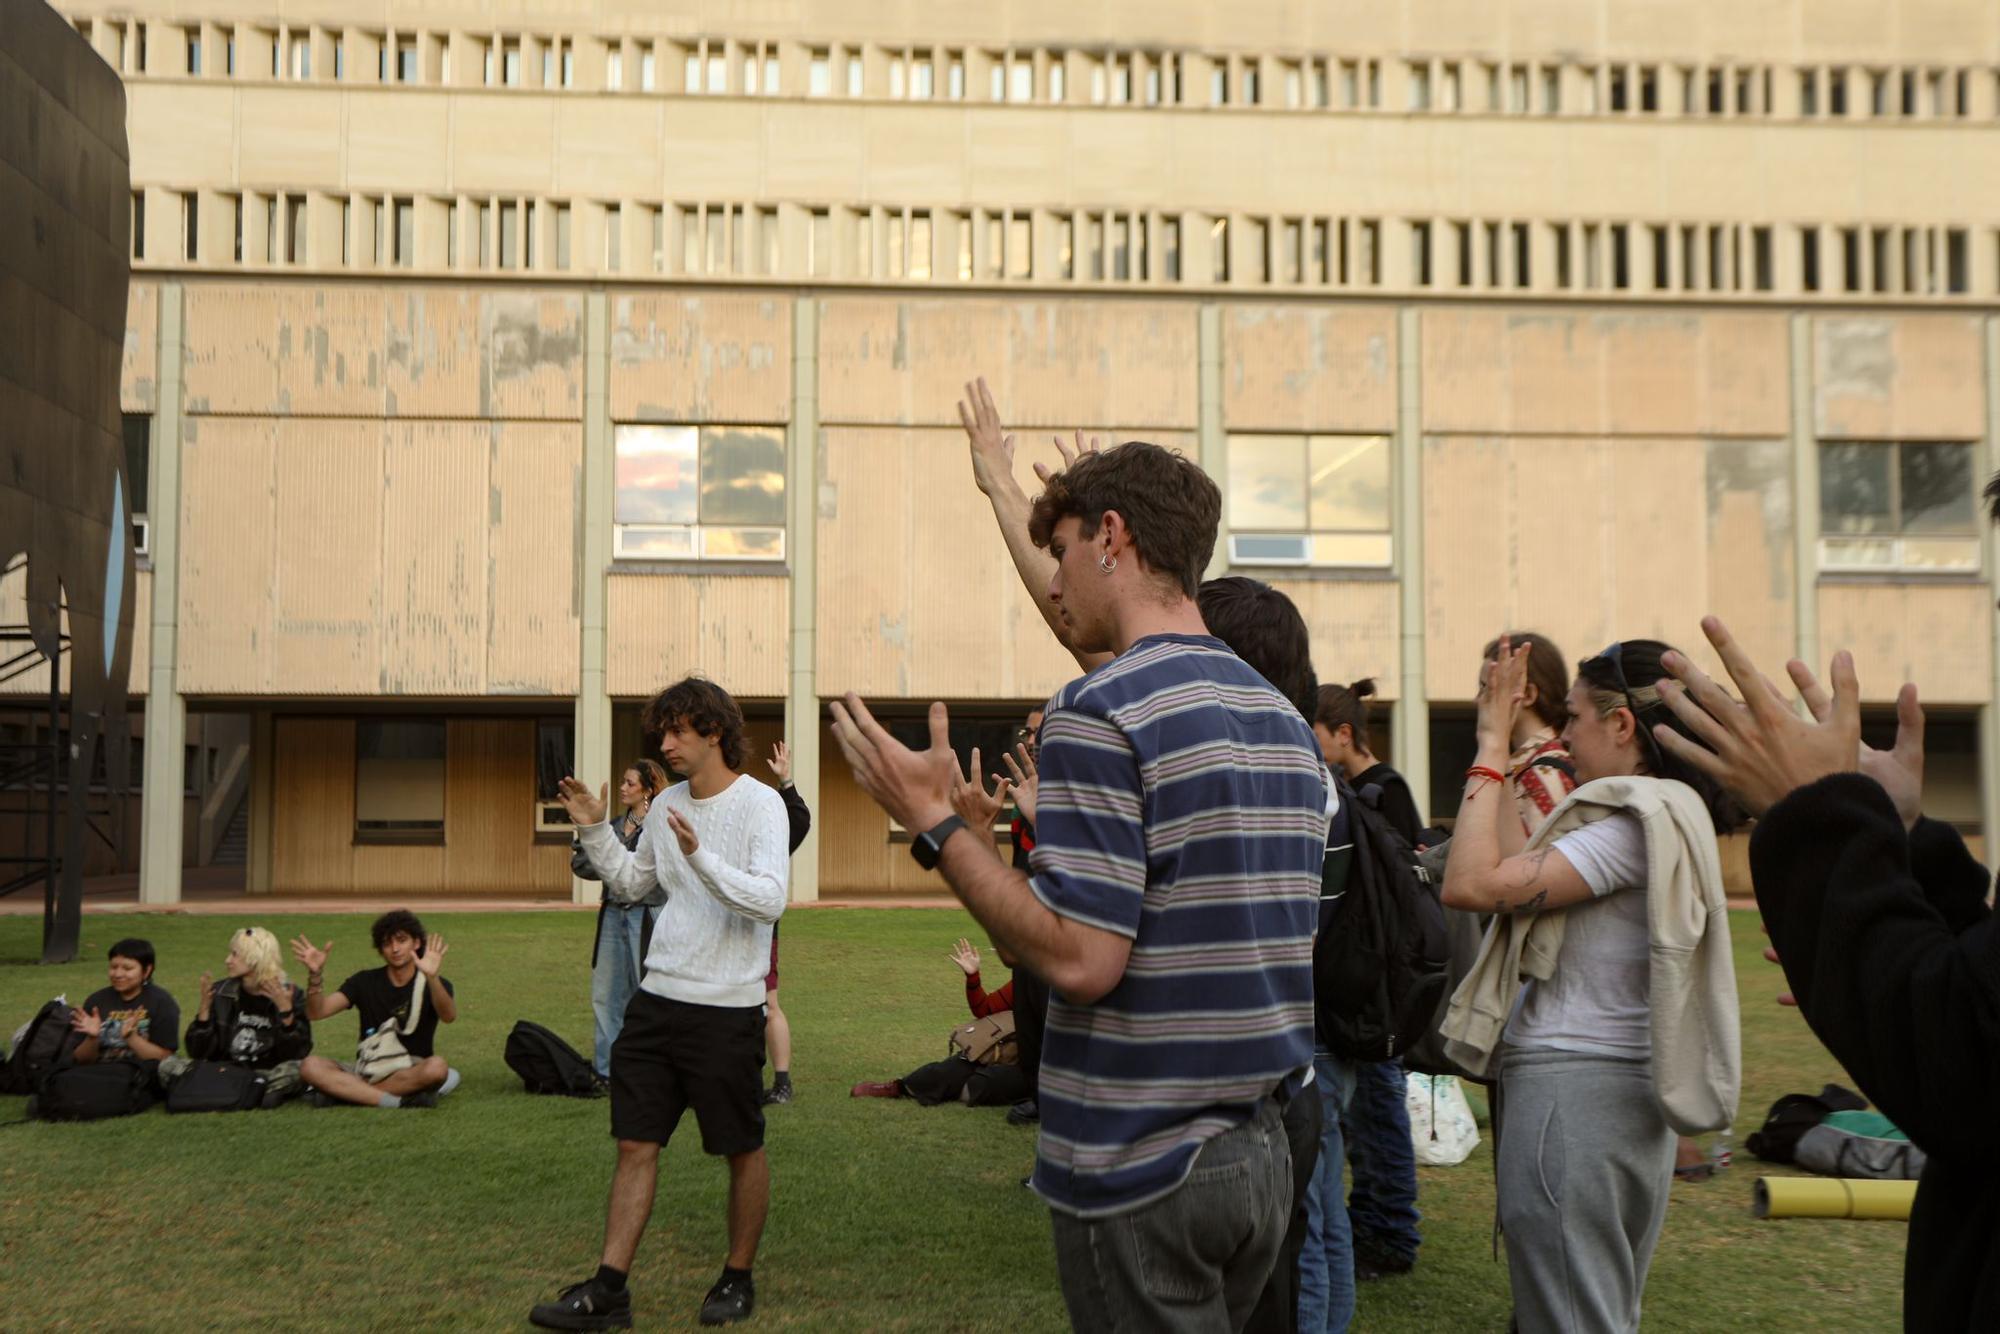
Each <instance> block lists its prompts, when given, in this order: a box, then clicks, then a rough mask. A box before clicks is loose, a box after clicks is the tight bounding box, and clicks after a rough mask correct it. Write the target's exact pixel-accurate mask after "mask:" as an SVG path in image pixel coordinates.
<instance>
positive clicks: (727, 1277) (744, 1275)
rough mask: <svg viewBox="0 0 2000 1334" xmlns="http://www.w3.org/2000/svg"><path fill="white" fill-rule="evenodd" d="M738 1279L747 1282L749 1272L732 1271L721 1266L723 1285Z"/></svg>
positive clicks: (741, 1270)
mask: <svg viewBox="0 0 2000 1334" xmlns="http://www.w3.org/2000/svg"><path fill="white" fill-rule="evenodd" d="M739 1278H740V1279H743V1280H744V1281H745V1282H748V1281H749V1278H750V1271H749V1270H747V1269H732V1268H730V1267H729V1266H728V1265H724V1266H722V1281H723V1282H724V1283H734V1282H735V1281H736V1280H737V1279H739Z"/></svg>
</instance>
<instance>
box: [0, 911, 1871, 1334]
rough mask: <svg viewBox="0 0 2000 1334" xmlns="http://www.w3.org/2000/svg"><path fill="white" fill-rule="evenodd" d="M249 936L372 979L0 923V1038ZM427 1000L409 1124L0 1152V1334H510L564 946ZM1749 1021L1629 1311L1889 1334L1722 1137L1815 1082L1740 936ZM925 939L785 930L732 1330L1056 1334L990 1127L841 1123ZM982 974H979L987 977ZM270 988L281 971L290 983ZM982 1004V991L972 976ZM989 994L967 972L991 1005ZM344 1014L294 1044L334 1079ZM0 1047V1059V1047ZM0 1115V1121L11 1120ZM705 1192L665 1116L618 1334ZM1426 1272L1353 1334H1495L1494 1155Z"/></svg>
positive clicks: (711, 1207)
mask: <svg viewBox="0 0 2000 1334" xmlns="http://www.w3.org/2000/svg"><path fill="white" fill-rule="evenodd" d="M257 921H261V922H262V923H263V924H265V925H268V926H270V927H271V928H272V929H273V930H275V931H277V932H278V933H279V934H280V935H282V936H286V937H289V936H291V935H292V934H294V933H296V932H297V931H299V930H306V931H308V932H310V933H311V934H312V936H313V937H314V939H316V940H322V941H323V940H325V939H327V938H329V937H331V938H332V939H334V940H335V941H336V942H337V943H336V946H335V949H334V952H333V958H332V960H331V962H330V964H329V967H328V972H329V974H330V975H331V979H332V980H334V981H338V979H339V978H341V977H343V976H345V975H346V972H347V971H349V970H351V969H353V968H355V967H358V966H363V965H366V964H369V963H372V962H374V958H373V956H372V954H371V953H370V952H369V950H368V948H367V940H368V930H367V919H366V918H364V917H352V916H310V917H309V916H287V917H283V918H278V917H267V918H249V917H245V918H243V919H241V920H238V919H235V918H228V917H182V916H147V917H88V918H86V919H85V920H84V936H85V949H84V953H85V958H86V960H87V961H86V962H81V963H77V964H73V965H69V966H65V967H61V968H42V967H40V966H39V965H36V964H33V963H32V962H30V960H31V959H33V958H34V957H35V956H36V955H37V954H38V953H39V948H40V940H41V936H40V930H41V924H40V922H39V920H36V919H29V918H8V919H4V920H0V1028H4V1030H5V1035H11V1033H12V1031H13V1029H14V1028H15V1027H17V1026H18V1025H19V1024H20V1023H21V1022H22V1021H23V1020H25V1019H26V1018H27V1017H28V1015H30V1014H31V1013H32V1012H33V1010H34V1008H35V1007H36V1006H37V1005H39V1004H40V1003H41V1002H42V1001H43V1000H46V999H47V998H48V997H50V996H51V995H54V994H55V993H56V992H58V991H66V992H67V993H68V994H69V997H70V999H71V1000H72V1001H78V1000H81V999H82V998H83V996H84V995H86V994H88V993H89V992H90V991H92V990H95V989H96V988H97V987H98V986H101V985H102V984H103V980H104V975H103V954H104V950H105V947H106V946H107V945H108V944H109V943H110V942H111V941H113V940H115V939H117V938H119V937H120V936H124V935H127V934H138V935H144V936H147V937H149V938H150V939H151V940H152V941H153V942H154V944H155V946H156V947H157V948H158V950H159V954H160V958H161V960H162V966H161V968H160V970H159V977H158V980H159V981H160V982H161V983H163V984H164V985H165V986H166V987H167V988H168V989H169V990H170V991H172V992H173V993H174V994H175V996H176V998H177V999H179V1000H180V1002H181V1004H182V1007H183V1011H184V1014H185V1015H186V1016H187V1017H192V1014H193V1011H194V1002H195V999H196V995H197V988H196V986H195V978H197V977H198V976H199V975H200V973H201V972H202V970H203V969H204V968H212V969H214V970H215V971H216V972H218V973H219V972H220V971H221V962H222V956H223V954H224V953H225V951H226V944H227V937H228V935H229V933H230V931H232V930H233V929H235V928H236V927H238V926H241V925H247V924H250V923H252V922H257ZM431 925H432V926H433V927H435V928H439V929H442V930H443V931H444V932H445V933H446V934H447V936H448V939H449V940H450V942H451V945H452V949H451V956H450V958H449V960H448V961H447V964H446V970H445V971H446V974H447V975H448V976H449V977H451V979H452V980H453V982H454V983H455V984H456V986H457V988H458V999H459V1006H460V1018H459V1021H458V1022H457V1023H456V1024H455V1025H452V1026H449V1027H446V1028H442V1029H440V1030H439V1043H438V1049H439V1051H440V1052H441V1053H442V1054H443V1055H445V1056H446V1057H447V1058H448V1059H449V1060H450V1061H451V1063H452V1064H453V1065H454V1066H456V1067H458V1068H459V1069H460V1070H462V1071H463V1072H464V1075H465V1083H464V1086H463V1088H462V1089H461V1090H460V1091H458V1092H457V1093H455V1094H453V1095H452V1096H451V1097H449V1098H447V1099H446V1100H445V1102H444V1105H443V1106H442V1107H440V1108H439V1109H438V1110H436V1111H434V1112H378V1111H366V1110H359V1109H355V1110H346V1109H342V1110H324V1111H318V1110H312V1109H308V1108H306V1107H304V1106H303V1105H298V1104H294V1105H292V1106H289V1107H286V1108H283V1109H281V1110H279V1111H276V1112H268V1113H249V1114H237V1115H228V1116H202V1117H169V1116H167V1115H165V1114H164V1113H163V1112H158V1111H154V1112H149V1113H147V1114H146V1115H144V1116H141V1117H136V1118H133V1119H130V1120H123V1121H106V1122H97V1123H94V1124H88V1125H48V1124H30V1125H10V1126H7V1127H5V1128H4V1129H0V1199H4V1200H5V1212H4V1223H3V1224H0V1274H4V1276H5V1281H4V1291H5V1299H4V1303H0V1329H7V1330H13V1329H20V1330H44V1329H84V1328H90V1329H96V1328H103V1327H108V1326H113V1325H115V1326H117V1327H120V1328H122V1329H128V1330H148V1329H161V1330H168V1329H196V1328H199V1329H219V1328H243V1327H249V1326H252V1325H258V1326H265V1327H278V1328H309V1329H329V1330H331V1329H340V1330H350V1329H369V1328H388V1327H392V1326H396V1327H402V1328H412V1329H415V1328H421V1329H433V1328H464V1329H474V1328H477V1329H497V1328H508V1327H525V1323H526V1322H525V1317H526V1314H527V1310H528V1307H529V1306H530V1305H532V1304H533V1303H534V1302H536V1301H539V1300H542V1299H544V1298H546V1297H548V1296H549V1295H551V1294H553V1292H554V1291H555V1289H556V1287H557V1286H558V1285H560V1284H562V1283H564V1282H568V1281H572V1280H574V1279H577V1278H581V1277H583V1276H585V1275H587V1274H589V1273H590V1272H591V1271H592V1269H593V1268H594V1267H595V1265H596V1262H597V1249H598V1244H599V1241H600V1237H601V1228H602V1222H603V1204H604V1193H605V1186H606V1183H607V1181H608V1179H609V1172H610V1168H611V1161H612V1145H611V1141H610V1137H609V1135H608V1134H607V1133H606V1131H607V1124H608V1120H607V1108H606V1104H604V1103H602V1102H578V1101H572V1100H568V1099H561V1098H532V1097H528V1096H526V1095H525V1094H523V1093H522V1092H521V1088H520V1082H519V1081H518V1080H517V1079H516V1078H515V1077H514V1076H513V1074H512V1073H510V1072H509V1071H508V1070H507V1068H506V1066H505V1064H504V1063H503V1061H502V1060H501V1047H502V1044H503V1042H504V1040H505V1038H506V1034H507V1030H508V1029H509V1027H511V1026H512V1024H513V1022H514V1021H515V1020H516V1019H521V1018H528V1019H535V1020H538V1021H540V1022H542V1023H545V1024H547V1025H549V1026H550V1027H552V1028H554V1029H556V1030H557V1031H558V1032H561V1033H563V1034H565V1035H566V1036H568V1037H569V1038H570V1039H571V1040H572V1041H573V1042H574V1043H575V1044H576V1045H577V1047H578V1048H579V1049H580V1050H585V1051H587V1050H588V1043H589V1037H590V1021H589V1009H588V1004H587V998H588V989H589V988H588V978H587V976H586V973H587V967H586V966H587V964H588V961H589V957H590V940H589V935H590V930H591V918H590V917H589V916H588V915H587V914H582V913H509V914H490V915H485V914H482V915H460V914H453V915H451V916H448V917H441V918H439V919H438V920H436V921H434V922H432V923H431ZM1735 925H1736V930H1737V932H1738V939H1737V960H1738V962H1737V969H1738V974H1739V980H1740V982H1741V984H1742V990H1743V993H1744V1004H1743V1016H1744V1034H1743V1037H1744V1053H1745V1059H1744V1065H1745V1088H1744V1096H1743V1105H1742V1109H1741V1113H1740V1116H1739V1120H1738V1123H1737V1145H1738V1149H1737V1166H1736V1167H1735V1168H1734V1169H1733V1170H1732V1171H1730V1172H1728V1173H1726V1174H1724V1175H1723V1176H1722V1177H1720V1178H1718V1179H1717V1180H1715V1181H1713V1182H1709V1183H1706V1184H1701V1185H1681V1184H1677V1185H1676V1186H1675V1187H1674V1201H1673V1208H1672V1212H1671V1214H1670V1215H1669V1218H1668V1222H1667V1229H1666V1236H1665V1239H1664V1240H1663V1241H1662V1243H1661V1246H1660V1250H1659V1254H1658V1257H1657V1259H1656V1260H1655V1262H1654V1265H1653V1274H1652V1281H1651V1284H1650V1286H1649V1287H1648V1290H1647V1298H1646V1314H1647V1325H1648V1327H1649V1328H1653V1329H1674V1330H1683V1329H1684V1330H1724V1329H1760V1330H1761V1329H1786V1330H1804V1329H1885V1328H1891V1327H1894V1326H1895V1325H1896V1324H1897V1323H1898V1321H1899V1311H1900V1301H1901V1291H1902V1253H1903V1243H1904V1233H1905V1228H1904V1225H1902V1224H1899V1223H1850V1222H1788V1223H1769V1222H1765V1223H1760V1222H1757V1221H1755V1220H1754V1219H1752V1218H1751V1216H1750V1212H1749V1202H1750V1187H1751V1181H1752V1180H1753V1178H1754V1177H1755V1176H1756V1175H1757V1172H1758V1171H1759V1167H1758V1165H1757V1164H1756V1163H1755V1162H1754V1160H1752V1159H1750V1157H1749V1155H1748V1153H1747V1152H1746V1151H1744V1150H1743V1149H1742V1147H1741V1146H1742V1137H1743V1135H1744V1134H1746V1133H1747V1132H1748V1131H1749V1130H1751V1129H1753V1128H1754V1127H1755V1126H1756V1125H1757V1124H1758V1123H1759V1122H1760V1121H1761V1120H1762V1118H1763V1114H1764V1111H1765V1109H1766V1108H1767V1107H1768V1106H1769V1105H1770V1103H1771V1101H1772V1100H1773V1099H1775V1098H1776V1097H1777V1096H1778V1095H1780V1094H1782V1093H1786V1092H1791V1091H1793V1090H1801V1089H1803V1090H1812V1091H1817V1090H1818V1088H1819V1086H1820V1084H1821V1083H1823V1082H1825V1081H1827V1080H1829V1079H1831V1080H1841V1079H1842V1075H1841V1072H1840V1071H1839V1069H1838V1068H1837V1067H1836V1066H1835V1064H1834V1062H1833V1060H1832V1058H1830V1057H1829V1056H1828V1055H1827V1054H1826V1052H1825V1051H1824V1050H1823V1049H1822V1048H1821V1047H1820V1046H1819V1044H1818V1043H1817V1042H1816V1041H1815V1040H1814V1039H1813V1038H1812V1036H1811V1034H1809V1033H1808V1032H1807V1031H1806V1028H1805V1025H1804V1023H1803V1021H1802V1020H1800V1018H1799V1017H1798V1015H1797V1013H1796V1012H1795V1011H1791V1010H1781V1009H1779V1008H1778V1007H1777V1006H1775V1005H1773V1004H1772V1003H1771V997H1772V996H1773V995H1774V994H1775V993H1776V992H1777V991H1778V990H1779V989H1780V979H1779V977H1778V973H1777V970H1776V969H1775V968H1772V967H1770V966H1769V965H1767V964H1765V963H1763V962H1762V961H1761V960H1760V959H1759V958H1758V947H1759V946H1760V945H1761V943H1762V938H1761V937H1760V936H1759V935H1758V934H1757V931H1756V923H1755V921H1754V918H1752V917H1751V916H1750V915H1748V914H1738V916H1737V921H1736V924H1735ZM961 934H966V935H973V936H975V938H977V933H976V932H975V931H973V930H972V928H971V926H970V922H969V919H967V918H966V916H965V915H964V914H963V913H959V912H954V911H944V910H877V911H868V910H842V911H812V912H800V913H797V914H795V915H794V916H792V917H791V918H790V919H789V920H788V922H787V924H786V927H785V952H784V989H783V991H782V993H781V995H782V996H783V998H784V1001H785V1008H786V1011H787V1013H788V1014H790V1016H791V1019H792V1026H793V1032H794V1040H795V1045H796V1054H795V1056H794V1062H793V1063H794V1066H795V1070H794V1074H793V1078H794V1080H795V1081H796V1083H797V1085H798V1090H799V1098H798V1101H797V1102H795V1103H794V1104H793V1105H791V1106H789V1107H779V1108H773V1109H771V1114H770V1130H769V1135H768V1143H769V1148H770V1153H771V1160H772V1173H773V1179H774V1187H773V1200H772V1211H771V1222H770V1226H769V1228H768V1230H767V1231H766V1233H765V1237H764V1246H763V1251H762V1253H761V1254H760V1255H759V1257H758V1264H757V1278H758V1312H757V1316H756V1319H755V1325H756V1326H757V1327H759V1328H768V1329H797V1330H808V1329H809V1330H923V1331H937V1330H1010V1331H1021V1330H1053V1329H1059V1328H1061V1327H1063V1325H1064V1317H1063V1310H1062V1304H1061V1299H1060V1297H1059V1296H1058V1294H1057V1291H1056V1286H1055V1262H1054V1255H1053V1251H1052V1247H1051V1244H1050V1240H1049V1228H1048V1219H1047V1213H1046V1211H1045V1210H1044V1209H1043V1208H1042V1206H1041V1205H1039V1204H1038V1203H1037V1202H1036V1201H1035V1199H1034V1197H1033V1196H1032V1195H1031V1194H1030V1193H1029V1192H1028V1191H1026V1190H1023V1189H1022V1188H1021V1186H1020V1184H1019V1182H1020V1178H1021V1177H1022V1175H1023V1174H1024V1173H1025V1172H1026V1171H1027V1169H1028V1166H1029V1164H1030V1160H1031V1158H1032V1155H1033V1151H1034V1143H1033V1136H1032V1132H1031V1131H1029V1130H1026V1129H1018V1128H1013V1127H1009V1126H1007V1125H1006V1124H1004V1122H1003V1120H1002V1116H1001V1113H1000V1112H998V1111H997V1110H977V1111H975V1110H970V1109H966V1108H960V1107H939V1108H933V1109H928V1110H926V1109H924V1108H920V1107H917V1106H916V1105H915V1104H913V1103H908V1102H894V1103H890V1102H882V1101H879V1100H851V1099H850V1098H849V1097H848V1096H847V1090H848V1087H849V1085H851V1084H852V1083H854V1082H855V1081H856V1080H859V1079H877V1078H888V1077H892V1076H895V1075H898V1074H901V1073H903V1072H905V1071H907V1070H908V1069H910V1068H911V1067H913V1066H915V1065H917V1064H920V1063H921V1062H923V1061H927V1060H931V1059H934V1058H936V1057H937V1056H939V1055H941V1054H942V1051H943V1046H944V1033H945V1031H946V1030H947V1029H948V1028H949V1027H950V1025H951V1024H952V1023H954V1022H956V1021H957V1020H958V1019H959V1017H960V1016H961V1015H962V1013H963V1000H962V996H963V991H962V988H961V986H960V982H959V974H958V972H957V970H956V969H955V968H954V967H953V966H952V965H951V964H950V963H949V962H948V961H947V960H946V958H945V954H946V951H947V950H948V949H949V947H950V945H951V942H952V941H954V940H955V939H956V938H957V937H958V936H960V935H961ZM988 953H989V954H990V951H988ZM295 971H296V970H295ZM995 974H997V975H995ZM1003 978H1004V973H1001V972H1000V970H998V969H997V967H996V968H994V969H993V972H992V973H990V974H989V976H988V981H989V983H995V984H997V983H998V982H999V981H1001V980H1002V979H1003ZM354 1030H355V1025H354V1020H353V1018H352V1017H351V1015H341V1016H338V1017H336V1018H335V1019H332V1020H328V1021H327V1022H326V1023H324V1024H323V1025H320V1026H319V1028H318V1033H317V1036H318V1038H319V1043H320V1050H321V1051H322V1052H325V1053H328V1054H332V1055H338V1056H345V1055H346V1054H347V1053H348V1052H349V1051H350V1050H351V1049H352V1046H353V1043H354V1039H355V1031H354ZM0 1036H4V1035H0ZM22 1107H23V1103H22V1100H21V1099H16V1098H0V1120H7V1121H12V1120H16V1119H18V1118H19V1117H20V1116H21V1113H22ZM724 1176H725V1174H724V1171H723V1168H722V1166H721V1164H720V1163H718V1162H714V1161H711V1160H709V1159H707V1158H705V1157H704V1156H703V1155H702V1154H701V1153H700V1147H699V1142H698V1138H697V1136H696V1135H695V1132H694V1125H693V1121H692V1118H690V1119H689V1120H688V1121H687V1122H686V1123H685V1124H684V1125H683V1128H682V1131H681V1137H680V1138H678V1139H677V1140H676V1141H675V1143H674V1145H673V1146H672V1147H671V1148H670V1149H669V1150H668V1153H667V1155H666V1157H665V1158H664V1159H663V1161H662V1170H661V1176H660V1191H659V1198H658V1203H657V1205H656V1207H655V1210H654V1214H653V1226H652V1228H651V1230H650V1231H649V1232H648V1234H647V1236H646V1240H645V1243H644V1245H643V1246H642V1247H641V1249H640V1252H639V1260H638V1264H637V1266H636V1270H635V1274H634V1293H635V1312H636V1315H637V1318H638V1321H639V1323H640V1324H641V1325H642V1326H649V1327H655V1328H660V1327H666V1328H690V1329H691V1328H694V1327H695V1318H694V1317H695V1312H696V1309H697V1307H698V1306H699V1304H700V1301H701V1296H702V1293H703V1292H704V1291H705V1290H706V1289H707V1287H708V1285H709V1284H710V1283H711V1282H712V1281H713V1279H714V1277H715V1275H716V1273H717V1271H718V1270H719V1268H720V1266H721V1260H722V1253H723V1197H724V1189H725V1181H724ZM1420 1204H1421V1207H1422V1208H1423V1211H1424V1214H1425V1221H1424V1238H1425V1240H1424V1249H1423V1254H1422V1258H1421V1261H1420V1263H1419V1265H1418V1268H1417V1270H1416V1271H1415V1273H1413V1274H1412V1275H1410V1276H1408V1277H1406V1278H1399V1279H1394V1280H1389V1281H1385V1282H1382V1283H1376V1284H1371V1285H1368V1286H1367V1287H1366V1288H1364V1289H1363V1292H1362V1301H1361V1309H1360V1314H1359V1319H1358V1321H1357V1326H1356V1327H1357V1328H1359V1329H1363V1330H1370V1331H1372V1330H1413V1331H1414V1330H1425V1331H1431V1330H1437V1329H1441V1328H1442V1329H1453V1330H1457V1329H1487V1330H1504V1329H1505V1328H1506V1325H1507V1313H1508V1298H1507V1271H1506V1267H1505V1264H1504V1263H1496V1262H1495V1261H1494V1260H1493V1259H1492V1258H1491V1257H1492V1252H1491V1220H1492V1216H1493V1189H1492V1170H1491V1157H1490V1150H1489V1148H1488V1147H1487V1146H1485V1145H1482V1146H1481V1148H1480V1149H1479V1151H1478V1152H1477V1153H1475V1155H1474V1156H1473V1158H1472V1159H1471V1161H1469V1162H1467V1163H1466V1164H1464V1165H1463V1166H1460V1167H1456V1168H1426V1169H1423V1180H1422V1198H1421V1200H1420Z"/></svg>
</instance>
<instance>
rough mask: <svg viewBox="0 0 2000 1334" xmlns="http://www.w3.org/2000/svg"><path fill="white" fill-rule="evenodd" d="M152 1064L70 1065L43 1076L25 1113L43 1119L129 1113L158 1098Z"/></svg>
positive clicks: (87, 1118)
mask: <svg viewBox="0 0 2000 1334" xmlns="http://www.w3.org/2000/svg"><path fill="white" fill-rule="evenodd" d="M154 1088H155V1085H154V1079H153V1067H152V1066H151V1065H150V1064H148V1063H146V1062H143V1061H98V1062H96V1063H95V1064H93V1065H69V1066H64V1067H63V1068H62V1069H60V1070H55V1071H51V1072H50V1073H49V1074H47V1075H44V1076H43V1077H42V1083H41V1087H40V1088H38V1089H36V1090H35V1096H34V1097H33V1098H32V1099H31V1100H30V1101H29V1103H28V1115H29V1116H31V1117H34V1118H36V1119H39V1120H42V1121H101V1120H103V1119H105V1118H106V1117H111V1116H131V1115H133V1114H134V1113H136V1112H143V1111H145V1110H146V1109H147V1108H148V1107H151V1106H152V1105H153V1104H154V1103H155V1102H158V1101H159V1097H158V1095H157V1094H156V1093H155V1091H154Z"/></svg>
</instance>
